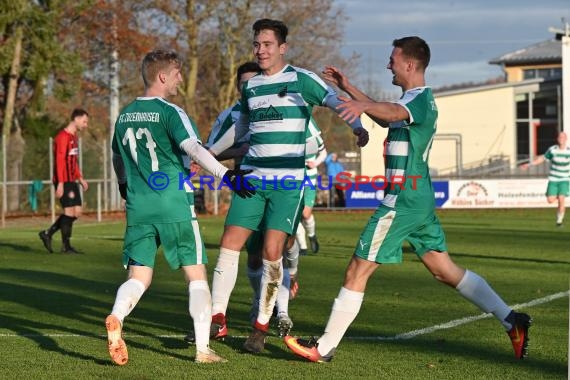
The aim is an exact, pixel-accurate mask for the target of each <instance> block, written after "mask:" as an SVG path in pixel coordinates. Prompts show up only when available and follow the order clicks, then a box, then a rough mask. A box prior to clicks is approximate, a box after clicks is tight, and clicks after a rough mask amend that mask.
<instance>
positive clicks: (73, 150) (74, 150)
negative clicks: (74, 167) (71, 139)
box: [69, 148, 79, 156]
mask: <svg viewBox="0 0 570 380" xmlns="http://www.w3.org/2000/svg"><path fill="white" fill-rule="evenodd" d="M78 154H79V148H71V149H70V150H69V155H70V156H77V155H78Z"/></svg>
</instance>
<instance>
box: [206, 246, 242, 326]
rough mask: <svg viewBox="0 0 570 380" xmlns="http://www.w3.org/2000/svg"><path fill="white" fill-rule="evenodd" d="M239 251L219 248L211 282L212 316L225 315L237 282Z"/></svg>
mask: <svg viewBox="0 0 570 380" xmlns="http://www.w3.org/2000/svg"><path fill="white" fill-rule="evenodd" d="M238 264H239V251H232V250H231V249H227V248H223V247H222V248H220V255H219V256H218V262H217V263H216V267H215V268H214V276H213V280H212V315H215V314H218V313H222V314H224V315H226V309H227V308H228V302H229V301H230V295H231V294H232V290H234V286H235V284H236V280H237V274H238Z"/></svg>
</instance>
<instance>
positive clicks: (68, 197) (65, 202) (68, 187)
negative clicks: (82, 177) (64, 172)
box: [55, 182, 81, 208]
mask: <svg viewBox="0 0 570 380" xmlns="http://www.w3.org/2000/svg"><path fill="white" fill-rule="evenodd" d="M55 187H56V188H57V184H56V185H55ZM59 201H60V202H61V207H63V208H66V207H74V206H81V193H80V192H79V184H78V183H77V182H64V183H63V195H62V196H61V198H60V199H59Z"/></svg>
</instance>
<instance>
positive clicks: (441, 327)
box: [347, 290, 570, 340]
mask: <svg viewBox="0 0 570 380" xmlns="http://www.w3.org/2000/svg"><path fill="white" fill-rule="evenodd" d="M568 295H570V290H569V291H566V292H560V293H554V294H551V295H549V296H546V297H542V298H537V299H534V300H532V301H529V302H526V303H521V304H516V305H513V306H511V308H512V309H514V310H516V309H520V308H523V307H531V306H536V305H540V304H543V303H547V302H550V301H554V300H555V299H558V298H562V297H566V296H568ZM491 316H492V314H491V313H483V314H479V315H474V316H471V317H465V318H460V319H455V320H453V321H449V322H446V323H442V324H440V325H435V326H430V327H425V328H423V329H419V330H413V331H408V332H406V333H402V334H398V335H395V336H359V337H356V336H355V337H347V339H354V340H404V339H411V338H414V337H416V336H418V335H424V334H430V333H432V332H434V331H437V330H445V329H451V328H453V327H457V326H461V325H464V324H466V323H470V322H474V321H478V320H479V319H484V318H489V317H491Z"/></svg>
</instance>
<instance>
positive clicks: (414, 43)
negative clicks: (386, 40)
mask: <svg viewBox="0 0 570 380" xmlns="http://www.w3.org/2000/svg"><path fill="white" fill-rule="evenodd" d="M392 45H393V46H394V47H395V48H400V49H402V54H403V55H404V56H406V57H408V58H412V59H415V60H417V61H418V62H419V63H420V65H421V66H422V67H421V68H422V69H423V71H425V69H426V68H427V67H428V65H429V60H430V57H431V53H430V50H429V46H428V44H427V43H426V42H425V41H424V40H423V39H421V38H420V37H418V36H410V37H404V38H400V39H395V40H394V42H392Z"/></svg>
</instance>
